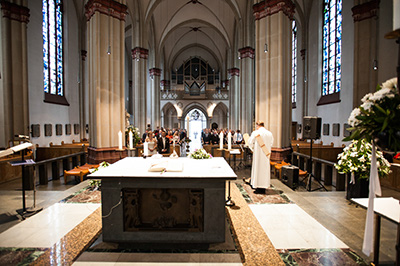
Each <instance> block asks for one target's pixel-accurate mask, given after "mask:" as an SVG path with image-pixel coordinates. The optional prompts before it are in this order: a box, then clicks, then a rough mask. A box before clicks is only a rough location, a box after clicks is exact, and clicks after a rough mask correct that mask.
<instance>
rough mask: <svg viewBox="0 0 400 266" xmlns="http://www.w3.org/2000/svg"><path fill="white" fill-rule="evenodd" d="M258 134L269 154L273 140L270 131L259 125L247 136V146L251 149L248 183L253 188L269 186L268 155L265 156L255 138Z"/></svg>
mask: <svg viewBox="0 0 400 266" xmlns="http://www.w3.org/2000/svg"><path fill="white" fill-rule="evenodd" d="M258 135H260V136H261V138H262V140H263V141H264V144H265V146H266V147H267V149H268V152H269V153H270V154H271V147H272V143H273V142H274V137H273V136H272V133H271V132H270V131H268V130H267V129H265V127H260V128H259V129H258V130H255V131H253V133H251V136H250V138H249V147H250V148H251V149H252V150H253V164H252V167H251V181H250V184H251V186H252V187H253V188H269V187H270V184H271V172H270V169H271V167H270V162H269V157H267V156H266V155H265V153H264V152H263V151H262V149H261V147H260V144H259V143H258V141H257V139H256V137H257V136H258Z"/></svg>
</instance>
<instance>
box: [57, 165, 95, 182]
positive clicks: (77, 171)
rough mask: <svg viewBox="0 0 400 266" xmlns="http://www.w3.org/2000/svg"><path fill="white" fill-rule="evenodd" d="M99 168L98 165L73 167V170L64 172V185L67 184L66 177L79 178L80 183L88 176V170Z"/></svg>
mask: <svg viewBox="0 0 400 266" xmlns="http://www.w3.org/2000/svg"><path fill="white" fill-rule="evenodd" d="M97 167H99V165H98V164H87V163H86V164H84V165H82V166H79V167H75V168H74V169H71V170H68V171H65V170H64V184H67V177H68V176H77V177H79V178H80V180H81V182H82V181H83V178H84V176H85V175H87V174H89V169H92V168H97Z"/></svg>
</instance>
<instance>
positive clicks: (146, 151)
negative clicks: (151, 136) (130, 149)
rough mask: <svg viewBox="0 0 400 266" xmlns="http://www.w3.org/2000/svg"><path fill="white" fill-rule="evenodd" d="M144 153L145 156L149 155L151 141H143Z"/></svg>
mask: <svg viewBox="0 0 400 266" xmlns="http://www.w3.org/2000/svg"><path fill="white" fill-rule="evenodd" d="M143 154H144V156H149V143H148V142H145V143H143Z"/></svg>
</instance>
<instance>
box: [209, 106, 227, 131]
mask: <svg viewBox="0 0 400 266" xmlns="http://www.w3.org/2000/svg"><path fill="white" fill-rule="evenodd" d="M228 118H229V109H228V107H227V106H226V105H225V104H224V103H223V102H220V103H218V104H217V105H216V106H215V108H214V110H213V116H212V119H210V125H211V124H212V123H217V124H218V126H219V128H227V127H228Z"/></svg>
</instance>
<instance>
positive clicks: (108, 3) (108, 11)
mask: <svg viewBox="0 0 400 266" xmlns="http://www.w3.org/2000/svg"><path fill="white" fill-rule="evenodd" d="M127 10H128V7H127V6H126V5H124V4H121V3H118V2H116V1H114V0H89V1H88V2H87V4H86V5H85V16H86V19H87V20H88V21H89V20H90V19H91V18H92V17H93V15H94V14H95V13H96V12H99V13H101V14H105V15H107V16H111V17H113V18H116V19H119V20H125V17H126V14H127Z"/></svg>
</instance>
